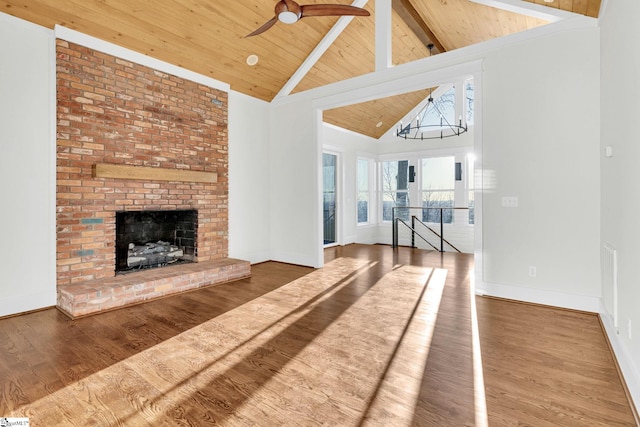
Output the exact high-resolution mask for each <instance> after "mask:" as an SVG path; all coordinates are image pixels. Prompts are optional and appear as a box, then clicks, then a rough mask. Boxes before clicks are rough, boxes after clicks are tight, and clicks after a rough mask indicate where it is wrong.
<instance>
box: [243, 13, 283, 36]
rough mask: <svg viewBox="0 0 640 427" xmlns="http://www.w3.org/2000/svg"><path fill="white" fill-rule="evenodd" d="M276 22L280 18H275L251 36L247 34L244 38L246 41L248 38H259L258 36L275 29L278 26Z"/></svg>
mask: <svg viewBox="0 0 640 427" xmlns="http://www.w3.org/2000/svg"><path fill="white" fill-rule="evenodd" d="M276 22H278V18H277V17H275V16H274V17H273V18H271V19H270V20H269V21H267V22H265V23H264V25H263V26H262V27H260V28H258V29H257V30H255V31H254V32H253V33H251V34H247V35H246V36H244V38H245V39H246V38H247V37H253V36H257V35H258V34H262V33H264V32H265V31H267V30H268V29H269V28H271V27H273V26H274V25H275V24H276Z"/></svg>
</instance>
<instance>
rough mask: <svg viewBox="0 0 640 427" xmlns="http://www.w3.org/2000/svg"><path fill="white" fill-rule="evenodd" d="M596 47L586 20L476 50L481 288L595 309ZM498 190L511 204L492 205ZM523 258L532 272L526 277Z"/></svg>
mask: <svg viewBox="0 0 640 427" xmlns="http://www.w3.org/2000/svg"><path fill="white" fill-rule="evenodd" d="M598 47H599V31H598V29H597V28H593V29H584V30H574V31H568V32H563V33H558V34H554V35H549V36H546V37H540V38H536V39H533V40H530V41H527V42H525V43H522V44H520V45H514V46H508V47H504V48H503V49H500V50H498V51H495V52H491V53H489V54H488V55H487V56H486V59H485V61H484V63H483V68H484V73H483V77H484V78H483V90H484V92H483V114H484V120H483V125H484V133H483V152H482V157H483V166H484V172H483V174H484V189H485V190H484V194H483V204H484V207H483V217H484V220H483V224H482V225H483V233H484V239H483V242H482V243H483V263H482V268H483V277H482V279H483V282H484V283H481V284H480V285H479V288H480V289H481V290H483V291H485V292H488V293H491V294H497V295H500V296H504V297H509V298H516V299H523V300H530V301H534V302H539V303H546V304H552V305H559V306H566V307H570V308H577V309H584V310H590V311H597V310H598V307H599V297H600V280H599V279H600V270H599V256H600V255H599V253H600V252H599V231H598V224H599V223H600V212H599V209H598V206H599V205H600V195H599V194H600V175H599V133H600V128H599V113H600V107H599V105H600V97H599V90H598V87H599V78H600V75H599V49H598ZM504 196H517V197H518V207H517V208H505V207H502V205H501V201H502V197H504ZM530 266H535V267H536V270H537V276H536V277H529V267H530Z"/></svg>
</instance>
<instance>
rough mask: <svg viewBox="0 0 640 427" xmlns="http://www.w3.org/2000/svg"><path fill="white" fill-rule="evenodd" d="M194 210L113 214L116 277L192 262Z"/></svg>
mask: <svg viewBox="0 0 640 427" xmlns="http://www.w3.org/2000/svg"><path fill="white" fill-rule="evenodd" d="M197 223H198V212H197V211H196V210H177V211H135V212H116V273H117V274H122V273H129V272H132V271H138V270H142V269H147V268H156V267H164V266H168V265H174V264H177V263H184V262H193V261H194V260H195V257H196V241H197V239H196V230H197V225H198V224H197Z"/></svg>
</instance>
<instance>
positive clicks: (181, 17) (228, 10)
mask: <svg viewBox="0 0 640 427" xmlns="http://www.w3.org/2000/svg"><path fill="white" fill-rule="evenodd" d="M527 1H529V2H531V3H537V4H541V5H544V6H549V7H555V8H560V9H563V10H567V11H573V12H576V13H580V14H584V15H587V16H592V17H597V15H598V11H599V9H600V2H601V0H553V2H552V3H547V2H546V1H545V0H527ZM392 2H393V3H392V6H393V7H392V17H391V19H392V31H393V42H392V43H393V56H392V62H393V64H394V65H397V64H403V63H407V62H410V61H414V60H417V59H421V58H425V57H427V56H428V55H429V51H428V49H427V48H426V45H427V44H429V43H433V44H434V45H435V46H436V48H435V49H434V53H440V52H444V51H450V50H454V49H458V48H461V47H465V46H469V45H472V44H476V43H480V42H483V41H486V40H489V39H492V38H496V37H501V36H504V35H508V34H512V33H515V32H519V31H524V30H527V29H530V28H534V27H537V26H540V25H544V24H545V23H546V22H544V21H542V20H539V19H535V18H531V17H528V16H525V15H518V14H516V13H513V12H507V11H504V10H500V9H496V8H492V7H489V6H485V5H482V4H478V3H474V2H472V1H469V0H392ZM301 3H302V4H322V3H334V4H351V1H349V0H304V1H302V2H301ZM275 4H276V1H275V0H247V1H220V0H209V1H204V0H173V1H168V2H150V1H148V0H4V1H0V11H2V12H5V13H7V14H9V15H13V16H16V17H18V18H22V19H25V20H27V21H31V22H34V23H36V24H39V25H42V26H45V27H48V28H53V27H54V26H55V25H56V24H57V25H61V26H65V27H68V28H71V29H73V30H77V31H80V32H82V33H85V34H88V35H90V36H94V37H97V38H99V39H102V40H106V41H109V42H112V43H114V44H117V45H120V46H123V47H125V48H128V49H131V50H134V51H137V52H140V53H142V54H145V55H149V56H152V57H155V58H157V59H160V60H163V61H166V62H169V63H172V64H175V65H178V66H181V67H184V68H187V69H190V70H192V71H195V72H197V73H200V74H203V75H205V76H209V77H212V78H214V79H217V80H220V81H223V82H226V83H229V84H230V85H231V88H232V89H233V90H235V91H238V92H241V93H244V94H247V95H250V96H253V97H256V98H259V99H262V100H265V101H271V100H273V99H274V97H276V95H278V93H279V92H280V90H281V89H282V87H283V86H284V85H285V84H286V83H287V81H288V80H289V79H290V78H291V76H292V75H293V74H294V73H295V72H296V70H297V69H298V68H299V67H300V65H301V64H302V63H303V61H304V60H305V59H306V58H307V57H308V56H309V54H310V53H311V52H312V51H313V49H314V48H315V47H316V46H317V45H318V44H319V43H320V42H321V40H322V38H323V37H324V36H325V34H327V32H328V31H329V30H330V29H331V28H332V26H333V25H334V24H335V23H336V22H337V18H335V17H310V18H305V19H303V20H301V21H299V22H297V23H295V24H293V25H286V24H282V23H279V22H278V23H277V24H276V25H275V26H274V27H273V28H271V29H270V30H269V31H267V32H265V33H263V34H261V35H259V36H255V37H250V38H245V37H244V36H246V35H247V34H249V33H251V32H252V31H253V30H255V29H256V28H258V27H259V26H261V25H262V24H263V23H265V22H266V21H267V20H269V19H271V18H272V17H273V15H274V11H273V9H274V6H275ZM374 6H375V1H374V0H369V1H368V2H367V4H366V5H365V6H364V7H365V8H366V9H367V10H368V11H369V12H370V13H371V17H366V18H365V17H358V18H355V19H353V21H352V22H351V23H350V24H349V25H348V26H347V28H346V30H345V31H343V33H342V34H341V35H340V36H339V37H338V39H337V40H336V41H335V42H334V43H333V44H331V46H330V47H329V48H328V49H327V50H326V52H325V53H324V54H323V55H322V56H321V57H320V59H319V60H318V61H317V62H316V63H315V65H314V66H313V67H312V68H311V70H310V71H309V72H308V73H307V74H306V75H305V76H304V78H303V79H302V80H301V81H300V82H299V83H298V84H297V85H296V86H295V88H294V90H293V93H297V92H301V91H305V90H309V89H313V88H317V87H320V86H323V85H326V84H329V83H333V82H336V81H341V80H345V79H348V78H351V77H356V76H360V75H363V74H367V73H371V72H373V71H374V68H375V65H374V64H375V46H374V38H375V37H374V32H375V31H374V22H375V17H374V15H375V10H374V9H375V8H374ZM249 55H257V56H258V58H259V61H258V63H257V64H256V65H255V66H250V65H248V64H247V62H246V59H247V57H248V56H249ZM426 93H427V91H421V92H418V93H414V94H411V95H408V96H405V97H402V99H401V100H400V99H399V98H398V97H394V98H388V99H381V100H377V101H375V102H368V103H363V104H358V105H354V106H349V107H342V108H340V109H336V110H333V111H327V112H325V116H324V119H325V121H327V122H329V123H332V124H335V125H337V126H341V127H346V128H348V129H350V130H353V131H356V132H359V133H362V134H365V135H369V136H371V137H374V138H378V137H379V136H380V135H382V134H383V133H384V132H385V131H386V130H387V129H388V128H389V127H391V126H394V125H395V123H396V122H397V121H398V120H399V119H400V118H402V117H403V116H404V115H405V114H406V113H407V112H408V111H410V110H411V109H412V108H413V107H414V106H415V105H417V104H418V103H419V102H420V101H422V100H423V99H424V98H425V96H426ZM379 122H383V123H384V126H381V127H376V124H377V123H379Z"/></svg>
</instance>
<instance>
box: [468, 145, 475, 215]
mask: <svg viewBox="0 0 640 427" xmlns="http://www.w3.org/2000/svg"><path fill="white" fill-rule="evenodd" d="M474 160H475V156H474V155H473V154H469V155H468V156H467V192H468V195H469V196H468V197H469V205H468V206H469V224H475V210H474V209H475V205H476V204H475V193H474V189H475V186H474V185H475V184H474V178H475V167H474Z"/></svg>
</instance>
